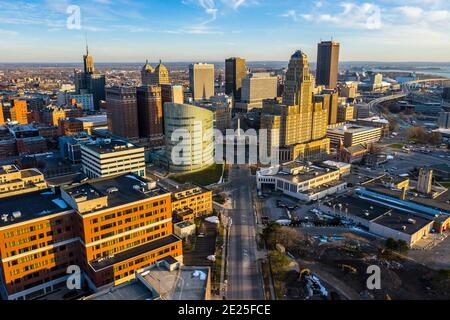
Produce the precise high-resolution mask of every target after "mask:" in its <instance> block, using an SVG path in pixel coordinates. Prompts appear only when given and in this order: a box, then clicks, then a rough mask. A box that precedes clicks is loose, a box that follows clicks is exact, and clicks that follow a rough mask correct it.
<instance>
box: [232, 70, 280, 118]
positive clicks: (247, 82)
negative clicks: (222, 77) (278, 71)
mask: <svg viewBox="0 0 450 320" xmlns="http://www.w3.org/2000/svg"><path fill="white" fill-rule="evenodd" d="M277 84H278V78H277V77H275V76H271V75H270V73H250V74H248V75H246V76H245V77H244V78H243V79H242V90H241V101H236V102H235V104H234V108H235V111H237V112H243V113H247V112H249V111H250V110H252V109H255V108H259V109H260V108H261V107H262V101H263V100H264V99H273V98H276V97H277Z"/></svg>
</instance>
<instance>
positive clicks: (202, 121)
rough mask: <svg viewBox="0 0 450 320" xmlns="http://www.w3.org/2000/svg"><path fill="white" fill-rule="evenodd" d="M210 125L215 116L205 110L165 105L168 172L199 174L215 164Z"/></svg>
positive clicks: (171, 104)
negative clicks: (197, 172)
mask: <svg viewBox="0 0 450 320" xmlns="http://www.w3.org/2000/svg"><path fill="white" fill-rule="evenodd" d="M213 125H214V114H213V112H211V111H209V110H207V109H205V108H201V107H196V106H193V105H189V104H176V103H165V104H164V126H165V130H164V132H165V145H166V158H167V160H168V161H169V170H170V171H171V172H191V171H198V170H202V169H204V168H206V167H208V166H210V165H212V164H213V163H214V135H213ZM176 131H177V132H176ZM183 132H184V133H189V134H188V135H186V134H184V135H183Z"/></svg>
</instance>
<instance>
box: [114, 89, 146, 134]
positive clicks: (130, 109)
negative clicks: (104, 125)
mask: <svg viewBox="0 0 450 320" xmlns="http://www.w3.org/2000/svg"><path fill="white" fill-rule="evenodd" d="M106 113H107V118H108V129H109V131H110V132H111V134H113V135H116V136H119V137H124V138H138V137H139V125H138V111H137V101H136V88H132V87H119V86H115V87H112V88H108V89H107V90H106Z"/></svg>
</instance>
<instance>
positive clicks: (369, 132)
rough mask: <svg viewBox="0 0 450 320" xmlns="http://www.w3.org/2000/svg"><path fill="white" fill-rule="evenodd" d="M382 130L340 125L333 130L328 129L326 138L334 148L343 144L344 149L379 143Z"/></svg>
mask: <svg viewBox="0 0 450 320" xmlns="http://www.w3.org/2000/svg"><path fill="white" fill-rule="evenodd" d="M381 133H382V128H380V127H363V126H359V125H354V124H350V125H342V126H338V127H335V128H328V130H327V138H329V139H330V143H331V145H332V146H334V147H338V146H339V145H341V143H342V144H343V146H344V147H351V146H355V145H358V144H371V143H375V142H378V141H380V139H381Z"/></svg>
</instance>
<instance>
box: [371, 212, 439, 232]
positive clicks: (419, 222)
mask: <svg viewBox="0 0 450 320" xmlns="http://www.w3.org/2000/svg"><path fill="white" fill-rule="evenodd" d="M373 222H374V223H377V224H379V225H382V226H385V227H388V228H390V229H393V230H398V231H400V232H403V233H406V234H409V235H412V234H415V233H416V232H417V231H419V230H420V229H422V228H424V227H425V226H426V225H428V224H430V223H432V222H433V220H431V219H426V218H423V217H421V216H418V215H414V214H410V213H406V212H403V211H398V210H395V209H394V210H391V211H389V212H388V213H386V214H384V215H382V216H380V217H378V218H376V219H374V220H373Z"/></svg>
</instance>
